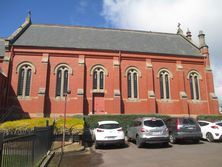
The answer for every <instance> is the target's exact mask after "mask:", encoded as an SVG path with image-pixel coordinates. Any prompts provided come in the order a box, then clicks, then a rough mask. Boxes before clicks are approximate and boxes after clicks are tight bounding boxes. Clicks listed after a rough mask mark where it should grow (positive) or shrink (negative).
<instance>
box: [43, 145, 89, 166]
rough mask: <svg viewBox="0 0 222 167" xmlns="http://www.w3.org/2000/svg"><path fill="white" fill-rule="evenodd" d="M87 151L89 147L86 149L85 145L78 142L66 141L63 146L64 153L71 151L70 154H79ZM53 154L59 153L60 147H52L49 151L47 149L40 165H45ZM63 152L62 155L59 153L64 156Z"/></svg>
mask: <svg viewBox="0 0 222 167" xmlns="http://www.w3.org/2000/svg"><path fill="white" fill-rule="evenodd" d="M88 151H89V149H86V148H85V146H82V145H80V143H68V144H66V145H65V147H64V154H67V153H72V155H79V154H85V153H87V152H88ZM55 154H61V147H56V148H55V147H54V148H53V149H52V150H51V151H49V152H48V153H47V155H46V157H45V158H44V159H43V161H42V162H41V163H40V167H44V166H47V165H48V164H49V162H50V160H51V159H52V158H53V157H54V155H55ZM64 154H63V155H62V154H61V156H64ZM61 158H62V157H61ZM60 161H61V160H60Z"/></svg>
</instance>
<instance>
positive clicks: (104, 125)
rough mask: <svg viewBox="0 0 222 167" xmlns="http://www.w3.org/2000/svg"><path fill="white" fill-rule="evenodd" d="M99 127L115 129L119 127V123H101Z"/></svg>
mask: <svg viewBox="0 0 222 167" xmlns="http://www.w3.org/2000/svg"><path fill="white" fill-rule="evenodd" d="M98 128H100V129H117V128H120V126H119V124H101V125H99V127H98Z"/></svg>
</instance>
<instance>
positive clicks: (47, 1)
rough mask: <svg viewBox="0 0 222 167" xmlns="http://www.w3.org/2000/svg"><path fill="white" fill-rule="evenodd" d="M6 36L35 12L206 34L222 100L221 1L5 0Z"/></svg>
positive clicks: (2, 32)
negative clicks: (29, 14) (179, 27)
mask: <svg viewBox="0 0 222 167" xmlns="http://www.w3.org/2000/svg"><path fill="white" fill-rule="evenodd" d="M0 2H1V3H0V12H1V14H0V37H7V36H9V35H10V34H11V33H12V32H14V31H15V30H16V29H17V28H18V27H19V26H20V25H21V24H22V23H23V22H24V20H25V17H26V16H27V14H28V11H29V10H30V11H31V12H32V22H33V23H36V24H64V25H80V26H93V27H106V28H109V27H111V28H124V29H134V30H144V31H159V32H169V33H176V31H177V24H178V22H180V23H181V28H182V29H183V31H184V33H186V31H187V29H188V28H189V30H190V31H191V32H192V39H193V42H194V43H196V44H197V45H198V39H197V36H198V33H199V30H203V31H204V33H205V34H206V43H207V44H208V46H209V50H210V59H211V67H212V69H213V74H214V84H215V93H216V95H217V96H218V98H219V100H220V103H221V104H222V77H221V72H222V65H221V62H222V47H221V43H222V38H221V30H222V12H221V6H222V1H221V0H213V1H212V0H0Z"/></svg>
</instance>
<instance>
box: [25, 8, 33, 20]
mask: <svg viewBox="0 0 222 167" xmlns="http://www.w3.org/2000/svg"><path fill="white" fill-rule="evenodd" d="M31 16H32V12H31V10H29V11H28V16H27V17H26V21H28V22H31Z"/></svg>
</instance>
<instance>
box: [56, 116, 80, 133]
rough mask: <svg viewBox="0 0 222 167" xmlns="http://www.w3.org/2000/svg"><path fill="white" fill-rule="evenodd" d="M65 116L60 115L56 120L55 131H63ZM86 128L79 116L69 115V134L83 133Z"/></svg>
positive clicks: (67, 125)
mask: <svg viewBox="0 0 222 167" xmlns="http://www.w3.org/2000/svg"><path fill="white" fill-rule="evenodd" d="M63 120H64V119H63V117H59V118H58V119H56V121H55V133H56V134H61V133H62V131H63V124H64V121H63ZM83 128H84V121H83V119H82V118H78V117H67V118H66V127H65V131H66V133H69V134H82V133H83Z"/></svg>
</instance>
